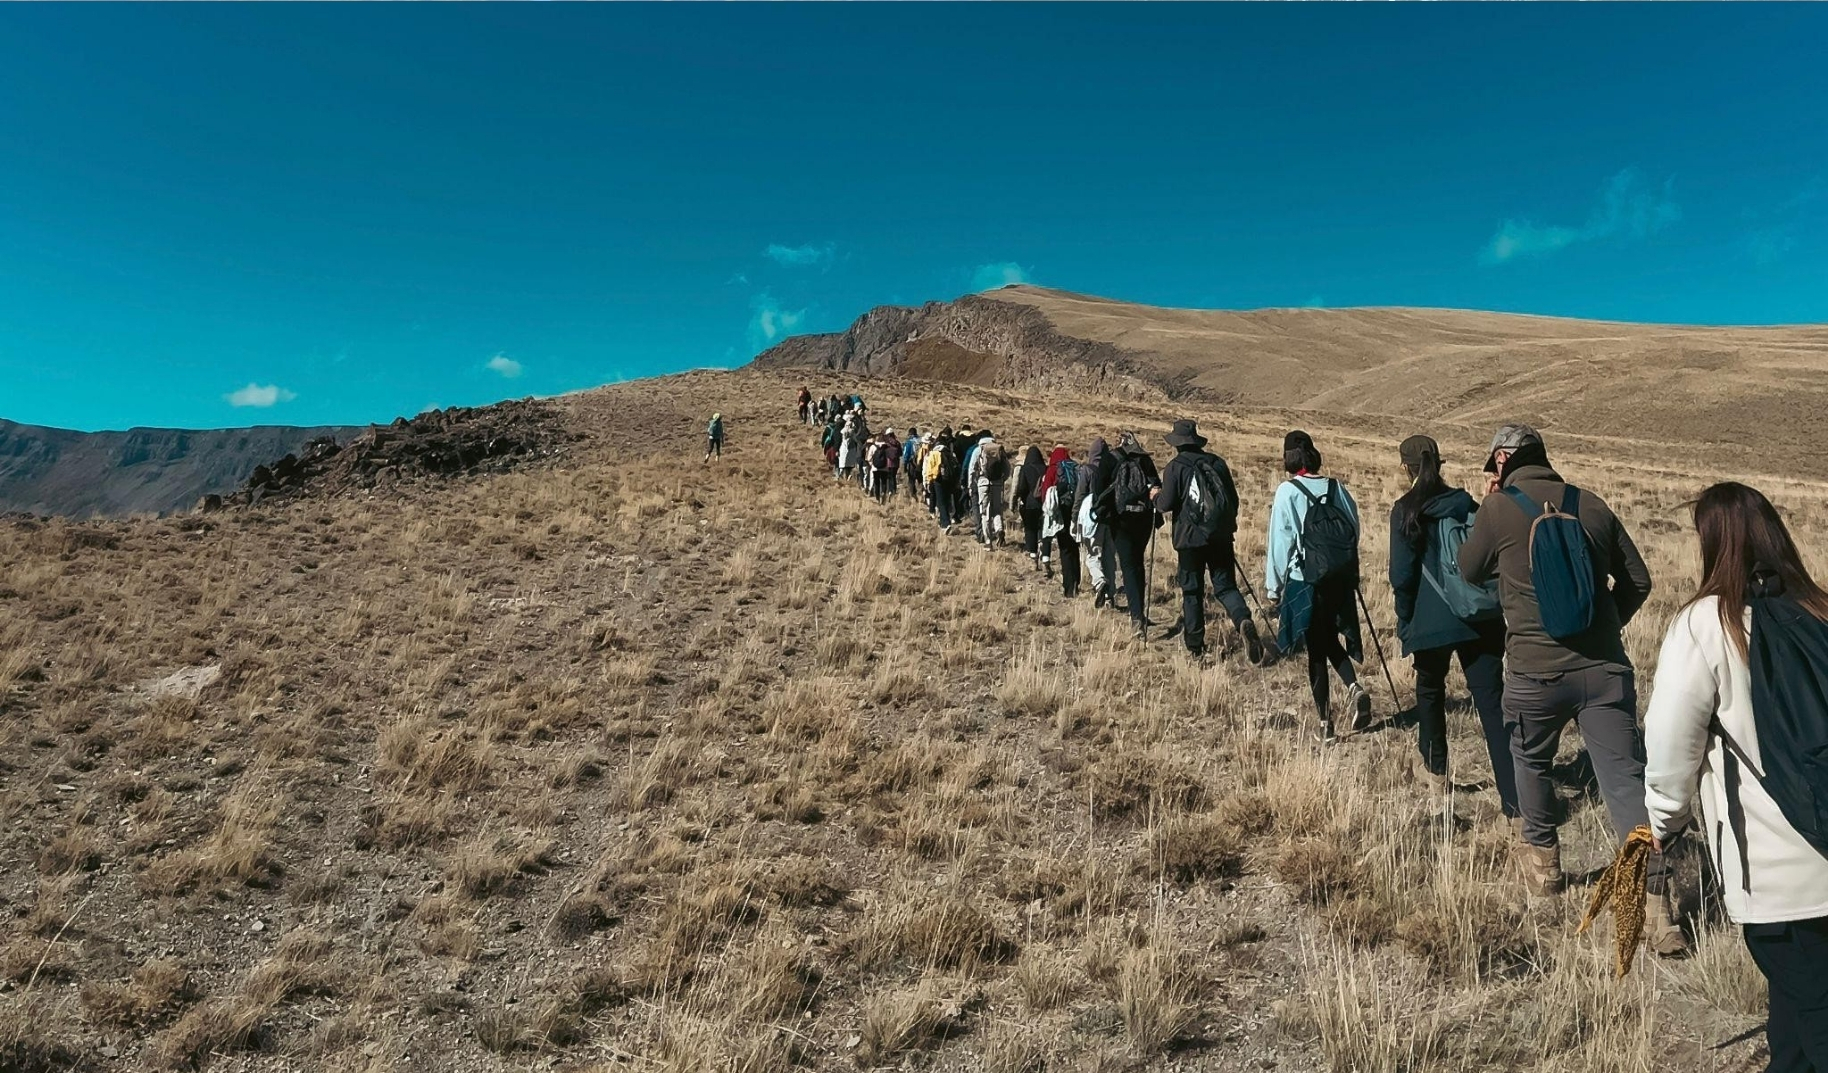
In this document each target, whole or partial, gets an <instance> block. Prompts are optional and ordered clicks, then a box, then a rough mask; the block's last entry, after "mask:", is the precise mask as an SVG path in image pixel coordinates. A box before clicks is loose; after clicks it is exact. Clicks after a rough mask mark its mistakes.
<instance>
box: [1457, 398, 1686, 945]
mask: <svg viewBox="0 0 1828 1073" xmlns="http://www.w3.org/2000/svg"><path fill="white" fill-rule="evenodd" d="M1485 471H1486V474H1487V477H1486V497H1485V502H1483V503H1481V504H1480V505H1479V515H1478V517H1477V519H1476V520H1475V521H1474V523H1473V531H1472V535H1471V536H1469V537H1467V539H1466V543H1465V545H1464V546H1462V547H1461V548H1460V573H1461V575H1462V576H1464V577H1465V578H1466V580H1467V581H1469V582H1471V583H1472V584H1474V585H1483V584H1485V583H1486V582H1487V581H1489V580H1491V579H1492V578H1494V577H1495V578H1497V579H1498V599H1499V602H1500V603H1501V604H1502V605H1503V607H1504V627H1505V643H1504V659H1505V669H1504V721H1505V723H1506V725H1508V726H1509V727H1510V731H1511V758H1512V762H1513V767H1514V768H1515V770H1516V774H1517V801H1518V804H1519V805H1520V806H1521V807H1522V811H1523V825H1522V840H1521V842H1520V843H1519V845H1518V847H1517V855H1518V861H1519V863H1520V864H1521V865H1522V866H1523V871H1524V876H1525V885H1526V887H1528V889H1529V890H1530V892H1531V893H1532V894H1534V895H1537V896H1542V897H1549V896H1553V895H1555V894H1557V893H1559V892H1560V891H1561V889H1562V887H1563V885H1564V882H1565V879H1564V877H1563V875H1562V871H1561V846H1560V842H1559V840H1558V839H1557V836H1556V825H1555V804H1556V801H1555V784H1554V781H1553V780H1552V779H1551V777H1550V769H1551V768H1552V767H1553V765H1554V763H1555V750H1556V748H1557V747H1558V746H1559V745H1560V744H1561V732H1562V728H1564V727H1565V726H1567V724H1568V722H1569V720H1573V721H1575V722H1576V723H1577V724H1578V725H1579V727H1580V735H1581V740H1582V741H1583V742H1584V743H1585V744H1586V747H1587V755H1588V757H1589V758H1590V759H1591V760H1592V763H1593V771H1594V774H1595V775H1596V776H1597V777H1598V779H1599V787H1600V796H1601V797H1602V798H1604V799H1605V802H1606V811H1607V813H1608V814H1609V815H1610V817H1611V820H1612V828H1613V833H1614V834H1615V835H1617V837H1618V840H1619V841H1620V842H1624V841H1625V839H1626V837H1627V836H1628V835H1630V833H1631V829H1632V828H1634V827H1636V826H1638V825H1639V824H1642V823H1644V822H1645V821H1646V816H1645V811H1644V739H1643V737H1642V735H1641V734H1640V733H1639V732H1638V721H1637V682H1636V678H1635V676H1634V673H1633V671H1632V667H1631V659H1630V657H1628V656H1627V655H1626V654H1625V644H1624V641H1623V640H1622V639H1621V637H1620V632H1621V631H1622V630H1623V629H1624V628H1625V625H1626V623H1628V622H1630V621H1631V617H1632V616H1633V615H1635V614H1636V613H1637V611H1638V608H1640V607H1642V606H1644V601H1645V600H1646V599H1648V598H1649V596H1650V571H1649V569H1647V568H1646V567H1645V565H1644V559H1643V557H1642V556H1640V555H1639V554H1638V549H1637V545H1635V544H1633V543H1632V540H1631V536H1630V534H1628V533H1626V532H1625V527H1624V525H1622V524H1621V523H1620V522H1619V520H1618V518H1617V517H1616V516H1615V515H1614V514H1613V513H1612V509H1611V508H1610V507H1608V506H1607V505H1606V501H1605V500H1603V499H1601V498H1600V497H1599V496H1596V495H1594V494H1593V493H1592V492H1589V491H1587V490H1586V489H1583V488H1576V487H1575V486H1574V485H1571V484H1569V483H1567V482H1566V481H1564V480H1563V479H1562V477H1561V475H1560V474H1559V473H1556V472H1555V470H1554V469H1553V468H1551V467H1550V465H1549V454H1548V449H1547V448H1546V447H1545V446H1544V445H1543V442H1542V436H1541V434H1539V433H1538V432H1537V431H1536V430H1535V429H1533V428H1531V427H1530V426H1528V425H1521V424H1511V425H1505V426H1503V427H1501V428H1499V429H1498V432H1497V435H1495V436H1493V437H1492V447H1491V453H1490V455H1489V456H1487V458H1486V462H1485ZM1669 873H1670V866H1669V862H1668V861H1667V860H1666V859H1665V858H1664V856H1663V854H1661V853H1654V854H1652V855H1651V857H1650V862H1649V867H1648V872H1647V875H1648V889H1649V890H1650V891H1651V892H1652V893H1653V894H1654V895H1657V897H1654V898H1653V899H1652V900H1651V909H1652V910H1653V911H1652V913H1651V915H1650V916H1649V917H1648V918H1647V924H1646V926H1647V927H1648V928H1649V931H1650V935H1651V939H1652V948H1653V949H1655V950H1656V951H1657V953H1659V954H1665V955H1669V954H1676V953H1680V952H1681V950H1682V948H1683V945H1684V944H1683V940H1682V933H1681V930H1680V929H1679V928H1677V927H1675V924H1674V921H1673V920H1672V919H1671V915H1670V912H1669V909H1670V906H1669V901H1668V899H1667V897H1666V894H1667V888H1668V883H1669Z"/></svg>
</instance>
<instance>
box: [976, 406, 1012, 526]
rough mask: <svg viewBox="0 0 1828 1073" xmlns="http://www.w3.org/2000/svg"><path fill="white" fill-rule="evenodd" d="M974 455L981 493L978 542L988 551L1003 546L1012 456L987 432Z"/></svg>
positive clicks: (978, 500) (979, 492)
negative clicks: (1006, 499) (1005, 498)
mask: <svg viewBox="0 0 1828 1073" xmlns="http://www.w3.org/2000/svg"><path fill="white" fill-rule="evenodd" d="M983 437H984V438H983V439H981V440H979V441H978V444H977V447H975V448H974V449H973V451H972V455H971V487H972V488H973V489H974V490H975V491H976V493H977V514H978V540H979V541H981V542H982V543H983V545H984V546H985V547H986V548H988V547H991V546H992V545H995V544H1001V543H1003V508H1004V505H1003V495H1004V492H1005V491H1006V490H1007V489H1008V487H1009V452H1008V451H1006V450H1004V449H1003V445H1002V444H1000V443H998V442H997V440H996V437H995V436H994V435H992V434H991V433H990V431H989V430H988V429H986V430H985V431H984V433H983Z"/></svg>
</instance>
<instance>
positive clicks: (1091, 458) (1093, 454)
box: [1085, 436, 1111, 471]
mask: <svg viewBox="0 0 1828 1073" xmlns="http://www.w3.org/2000/svg"><path fill="white" fill-rule="evenodd" d="M1110 453H1111V446H1110V444H1107V443H1105V442H1104V437H1103V436H1100V437H1098V438H1097V439H1095V440H1093V441H1092V449H1091V450H1090V451H1089V452H1087V453H1086V456H1085V464H1086V465H1088V466H1090V467H1092V469H1093V470H1094V471H1096V470H1097V469H1098V467H1099V466H1100V465H1101V464H1102V463H1103V462H1104V460H1105V459H1106V458H1107V457H1108V456H1109V455H1110Z"/></svg>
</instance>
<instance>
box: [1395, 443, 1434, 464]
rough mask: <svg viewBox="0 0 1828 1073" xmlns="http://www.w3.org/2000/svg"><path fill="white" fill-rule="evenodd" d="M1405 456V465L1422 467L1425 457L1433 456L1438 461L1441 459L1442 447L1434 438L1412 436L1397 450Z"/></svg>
mask: <svg viewBox="0 0 1828 1073" xmlns="http://www.w3.org/2000/svg"><path fill="white" fill-rule="evenodd" d="M1397 453H1398V454H1400V455H1402V456H1403V465H1405V466H1417V467H1420V466H1421V464H1422V459H1423V457H1424V456H1427V455H1433V456H1434V458H1435V460H1436V461H1439V460H1440V458H1441V445H1440V444H1438V443H1436V442H1434V437H1432V436H1411V437H1409V438H1408V439H1406V440H1404V441H1403V445H1402V446H1401V447H1398V448H1397Z"/></svg>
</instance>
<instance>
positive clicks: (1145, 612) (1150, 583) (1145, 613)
mask: <svg viewBox="0 0 1828 1073" xmlns="http://www.w3.org/2000/svg"><path fill="white" fill-rule="evenodd" d="M1149 521H1150V529H1149V569H1148V570H1146V571H1144V572H1143V600H1142V605H1143V606H1142V628H1143V640H1145V641H1147V640H1148V639H1149V590H1150V589H1152V588H1154V587H1155V529H1154V521H1155V519H1154V518H1150V519H1149Z"/></svg>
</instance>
